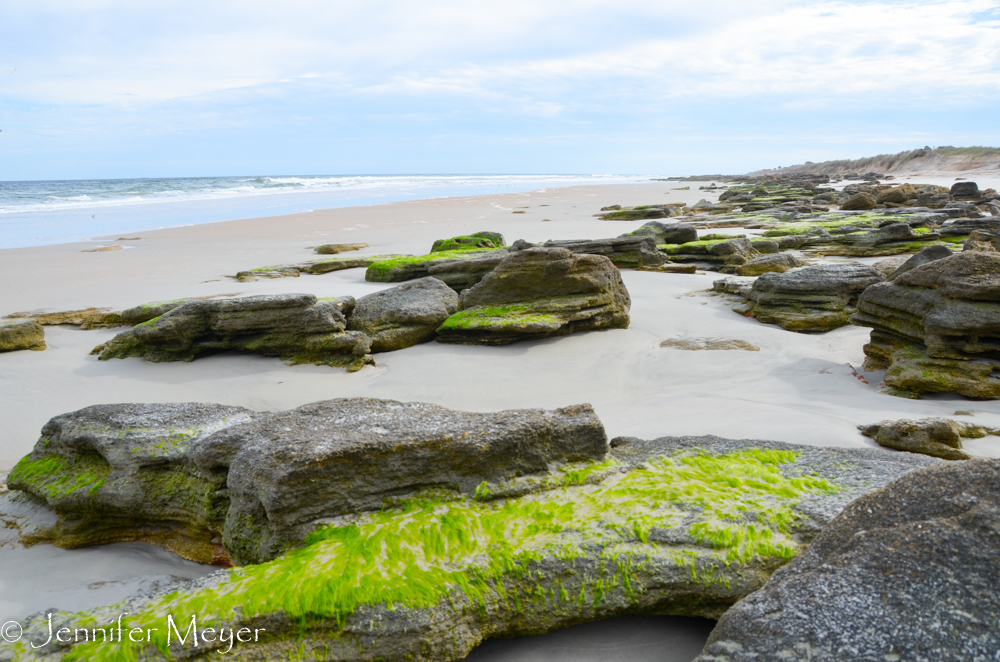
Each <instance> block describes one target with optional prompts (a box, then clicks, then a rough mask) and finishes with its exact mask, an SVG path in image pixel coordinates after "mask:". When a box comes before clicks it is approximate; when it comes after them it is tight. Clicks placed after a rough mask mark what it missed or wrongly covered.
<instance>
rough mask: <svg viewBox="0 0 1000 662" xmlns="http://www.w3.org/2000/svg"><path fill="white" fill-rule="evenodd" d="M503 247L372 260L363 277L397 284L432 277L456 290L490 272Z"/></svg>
mask: <svg viewBox="0 0 1000 662" xmlns="http://www.w3.org/2000/svg"><path fill="white" fill-rule="evenodd" d="M507 253H508V251H507V249H506V248H498V249H477V248H469V249H466V250H451V251H440V252H437V253H431V254H429V255H416V256H412V257H400V258H394V259H390V260H381V261H378V262H373V263H372V264H371V265H370V266H369V267H368V270H367V271H366V272H365V280H367V281H372V282H375V283H401V282H403V281H407V280H415V279H417V278H426V277H427V276H433V277H435V278H437V279H438V280H442V281H444V282H445V284H447V285H448V286H449V287H450V288H452V289H453V290H455V291H456V292H461V291H462V290H465V289H468V288H470V287H472V286H473V285H475V284H476V283H478V282H479V280H480V279H481V278H482V277H483V276H485V275H486V274H488V273H489V272H490V271H492V270H493V269H494V268H495V267H496V265H498V264H500V262H501V261H502V260H503V259H504V257H506V255H507Z"/></svg>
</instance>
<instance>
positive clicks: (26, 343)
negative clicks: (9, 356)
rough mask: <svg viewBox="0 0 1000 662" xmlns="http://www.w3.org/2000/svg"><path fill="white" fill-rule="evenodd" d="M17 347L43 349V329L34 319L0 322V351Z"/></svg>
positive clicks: (10, 350) (11, 350) (9, 350)
mask: <svg viewBox="0 0 1000 662" xmlns="http://www.w3.org/2000/svg"><path fill="white" fill-rule="evenodd" d="M18 349H31V350H35V351H39V352H40V351H42V350H44V349H45V329H43V328H42V325H41V324H39V323H38V322H36V321H35V320H30V319H28V320H19V321H17V322H4V323H2V324H0V352H13V351H15V350H18Z"/></svg>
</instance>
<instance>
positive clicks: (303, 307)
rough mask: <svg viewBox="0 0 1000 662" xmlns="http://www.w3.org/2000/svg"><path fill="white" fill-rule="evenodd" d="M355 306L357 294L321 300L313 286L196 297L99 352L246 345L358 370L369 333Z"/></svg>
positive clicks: (160, 353) (164, 356) (193, 354)
mask: <svg viewBox="0 0 1000 662" xmlns="http://www.w3.org/2000/svg"><path fill="white" fill-rule="evenodd" d="M353 307H354V299H353V298H351V297H343V298H340V299H323V300H317V299H316V297H315V296H313V295H311V294H276V295H260V296H252V297H239V298H235V299H221V300H214V301H211V300H209V301H205V300H199V301H190V302H187V303H185V304H183V305H181V306H179V307H176V308H173V309H171V310H168V311H167V312H165V313H164V314H163V315H160V316H159V317H156V318H153V319H150V320H149V321H147V322H143V323H142V324H139V325H137V326H135V327H133V328H131V329H129V330H127V331H124V332H122V333H120V334H118V335H117V336H115V337H114V338H113V339H111V340H110V341H109V342H107V343H105V344H104V345H101V346H99V347H97V348H95V350H94V353H96V354H98V355H99V358H100V360H102V361H107V360H109V359H124V358H128V357H133V356H135V357H142V358H144V359H146V360H147V361H152V362H156V363H159V362H164V361H191V360H193V359H195V358H197V357H199V356H203V355H205V354H209V353H213V352H219V351H224V350H240V351H244V352H251V353H255V354H263V355H264V356H277V357H280V358H281V359H283V360H285V361H288V362H290V363H317V364H325V365H336V366H346V367H347V368H348V370H359V369H361V367H362V366H363V365H364V364H365V363H370V362H371V356H370V350H371V339H370V338H368V336H366V335H365V334H363V333H360V332H358V331H347V320H346V318H345V316H344V312H345V311H349V310H350V309H352V308H353Z"/></svg>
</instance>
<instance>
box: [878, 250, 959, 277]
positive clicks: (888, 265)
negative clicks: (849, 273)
mask: <svg viewBox="0 0 1000 662" xmlns="http://www.w3.org/2000/svg"><path fill="white" fill-rule="evenodd" d="M950 254H951V251H949V255H950ZM911 257H913V256H912V255H893V256H892V257H887V258H885V259H883V260H879V261H878V262H876V263H874V264H873V265H872V268H873V269H874V270H875V271H877V272H879V273H880V274H882V275H883V276H885V277H887V278H888V276H889V274H891V273H892V272H893V271H895V270H896V269H898V268H900V267H901V266H903V265H904V264H905V263H906V261H907V260H909V259H910V258H911Z"/></svg>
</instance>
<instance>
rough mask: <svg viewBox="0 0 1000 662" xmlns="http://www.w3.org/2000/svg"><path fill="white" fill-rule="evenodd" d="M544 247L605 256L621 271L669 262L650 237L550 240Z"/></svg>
mask: <svg viewBox="0 0 1000 662" xmlns="http://www.w3.org/2000/svg"><path fill="white" fill-rule="evenodd" d="M692 229H693V228H692ZM695 234H697V232H695ZM543 246H544V247H546V248H565V249H566V250H568V251H570V252H572V253H586V254H588V255H603V256H605V257H607V258H608V259H609V260H611V263H612V264H614V265H615V266H616V267H618V268H620V269H638V268H642V267H657V266H659V265H661V264H664V263H665V262H667V261H668V260H667V258H666V256H665V255H663V253H661V252H660V251H659V250H657V248H656V238H655V237H652V236H648V235H634V236H624V237H616V238H614V239H550V240H549V241H546V242H545V243H544V244H543Z"/></svg>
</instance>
